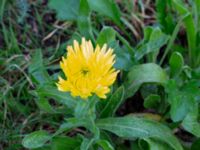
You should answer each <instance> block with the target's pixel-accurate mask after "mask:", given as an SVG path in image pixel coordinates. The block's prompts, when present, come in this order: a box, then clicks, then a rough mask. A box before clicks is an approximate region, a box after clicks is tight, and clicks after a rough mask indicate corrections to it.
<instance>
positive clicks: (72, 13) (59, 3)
mask: <svg viewBox="0 0 200 150" xmlns="http://www.w3.org/2000/svg"><path fill="white" fill-rule="evenodd" d="M79 5H80V0H50V1H49V3H48V6H49V7H50V8H51V9H54V10H55V11H56V12H57V18H58V19H59V20H77V17H78V11H79Z"/></svg>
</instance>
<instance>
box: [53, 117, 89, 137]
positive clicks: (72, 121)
mask: <svg viewBox="0 0 200 150" xmlns="http://www.w3.org/2000/svg"><path fill="white" fill-rule="evenodd" d="M87 125H88V120H87V119H86V118H79V119H77V118H69V119H66V121H65V122H64V123H62V124H61V125H60V127H59V129H58V130H57V131H56V132H55V133H54V136H56V135H59V134H61V133H63V132H67V131H69V130H71V129H73V128H77V127H87Z"/></svg>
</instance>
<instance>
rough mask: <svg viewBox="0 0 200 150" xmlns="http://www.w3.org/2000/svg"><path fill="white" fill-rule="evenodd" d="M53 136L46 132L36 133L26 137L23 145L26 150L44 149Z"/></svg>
mask: <svg viewBox="0 0 200 150" xmlns="http://www.w3.org/2000/svg"><path fill="white" fill-rule="evenodd" d="M51 137H52V136H50V135H49V133H48V132H46V131H43V130H41V131H35V132H32V133H31V134H29V135H27V136H25V137H24V139H23V141H22V145H23V146H24V147H26V148H30V149H33V148H39V147H42V146H43V145H44V144H45V143H46V142H47V141H48V140H50V139H51Z"/></svg>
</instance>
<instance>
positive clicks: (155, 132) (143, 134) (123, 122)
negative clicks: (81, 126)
mask: <svg viewBox="0 0 200 150" xmlns="http://www.w3.org/2000/svg"><path fill="white" fill-rule="evenodd" d="M96 125H97V126H98V127H99V128H100V129H103V130H107V131H110V132H112V133H115V134H116V135H117V136H120V137H123V138H128V139H133V138H153V139H159V140H161V141H163V142H165V143H167V144H168V145H169V146H171V147H172V148H173V149H174V150H183V148H182V146H181V144H180V143H179V141H178V140H177V138H176V137H175V136H174V135H173V134H172V133H171V131H170V129H169V128H167V127H166V126H164V125H163V124H160V123H158V122H156V121H153V120H148V119H144V118H137V117H132V116H127V117H118V118H106V119H100V120H97V122H96Z"/></svg>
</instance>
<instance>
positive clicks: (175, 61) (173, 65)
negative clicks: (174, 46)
mask: <svg viewBox="0 0 200 150" xmlns="http://www.w3.org/2000/svg"><path fill="white" fill-rule="evenodd" d="M169 64H170V73H171V76H172V77H174V76H178V75H179V73H180V72H181V71H182V68H183V65H184V60H183V56H182V55H181V54H180V53H179V52H174V53H172V55H171V57H170V60H169Z"/></svg>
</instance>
